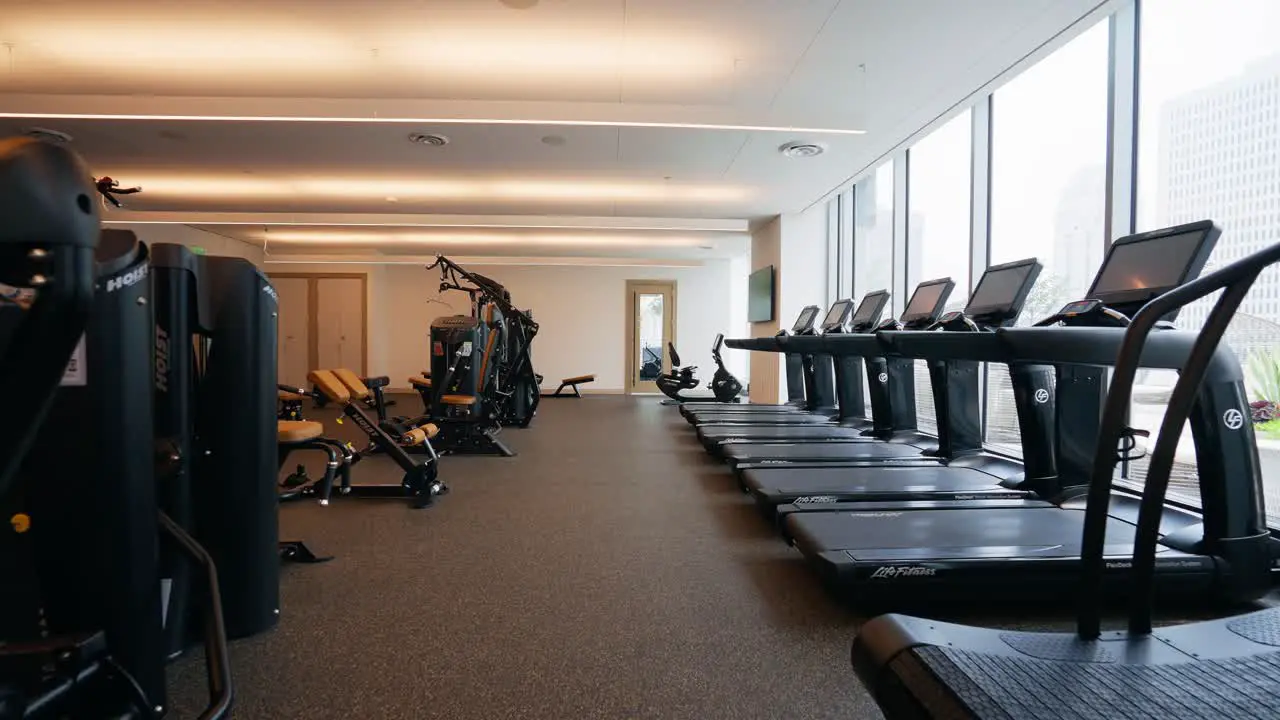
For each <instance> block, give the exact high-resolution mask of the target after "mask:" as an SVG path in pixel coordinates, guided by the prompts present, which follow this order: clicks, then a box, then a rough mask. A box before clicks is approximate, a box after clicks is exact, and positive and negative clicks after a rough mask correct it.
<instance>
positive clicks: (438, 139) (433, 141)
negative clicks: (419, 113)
mask: <svg viewBox="0 0 1280 720" xmlns="http://www.w3.org/2000/svg"><path fill="white" fill-rule="evenodd" d="M409 142H411V143H413V144H415V145H430V146H432V147H444V146H445V145H448V144H449V138H447V137H445V136H444V135H436V134H434V133H412V134H410V135H409Z"/></svg>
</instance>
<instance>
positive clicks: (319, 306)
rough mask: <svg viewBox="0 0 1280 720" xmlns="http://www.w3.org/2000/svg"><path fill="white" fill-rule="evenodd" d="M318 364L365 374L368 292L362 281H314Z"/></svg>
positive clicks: (337, 279) (353, 278)
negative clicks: (366, 297) (366, 296)
mask: <svg viewBox="0 0 1280 720" xmlns="http://www.w3.org/2000/svg"><path fill="white" fill-rule="evenodd" d="M315 283H316V289H315V295H314V297H315V299H316V307H315V318H316V319H315V324H314V325H313V327H314V328H315V330H316V362H317V366H318V367H322V368H350V369H351V370H352V371H354V372H355V373H356V374H357V375H360V376H364V374H365V366H364V365H365V363H364V355H365V352H364V350H365V289H364V278H362V277H317V278H315Z"/></svg>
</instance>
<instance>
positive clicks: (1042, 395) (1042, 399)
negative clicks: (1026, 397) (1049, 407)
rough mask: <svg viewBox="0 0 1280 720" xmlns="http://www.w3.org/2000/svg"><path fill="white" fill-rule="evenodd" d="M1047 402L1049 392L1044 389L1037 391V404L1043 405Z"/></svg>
mask: <svg viewBox="0 0 1280 720" xmlns="http://www.w3.org/2000/svg"><path fill="white" fill-rule="evenodd" d="M1047 402H1049V391H1048V390H1045V389H1044V388H1040V389H1039V390H1037V391H1036V403H1037V404H1039V405H1043V404H1045V403H1047Z"/></svg>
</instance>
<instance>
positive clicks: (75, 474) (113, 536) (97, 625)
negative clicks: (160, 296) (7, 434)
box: [0, 230, 166, 714]
mask: <svg viewBox="0 0 1280 720" xmlns="http://www.w3.org/2000/svg"><path fill="white" fill-rule="evenodd" d="M97 258H98V272H97V278H98V280H97V284H96V290H97V294H96V297H95V300H94V305H93V310H92V312H91V315H90V320H89V325H88V329H87V330H86V332H85V338H84V344H83V351H82V352H77V353H76V354H75V355H74V356H73V359H72V364H71V366H69V367H68V369H67V372H66V374H65V375H64V378H63V382H62V387H61V388H60V389H59V391H58V394H57V397H56V399H55V401H54V405H53V407H52V408H51V409H50V413H49V415H48V416H47V419H46V421H45V422H44V424H43V426H42V427H41V429H40V432H39V435H38V436H37V438H36V441H35V444H34V445H33V447H32V451H31V453H30V455H29V456H28V457H27V461H26V462H25V463H24V465H23V473H24V474H27V475H28V477H30V478H31V479H32V480H33V481H30V482H26V483H25V484H26V487H28V488H29V490H30V492H29V494H28V502H29V506H28V507H29V514H30V517H31V533H32V535H34V540H35V542H34V543H33V545H34V548H35V551H36V558H35V567H36V568H38V575H39V580H40V585H41V587H42V590H43V596H44V600H45V602H44V623H45V626H46V629H47V630H48V632H49V633H50V634H53V635H57V634H64V633H75V632H93V631H97V630H104V631H105V633H106V639H107V644H108V647H109V648H110V651H111V656H112V657H113V658H114V659H115V660H116V661H117V662H119V663H120V665H121V666H122V667H123V668H124V669H125V670H127V671H128V673H129V674H130V675H131V676H132V677H133V678H134V679H135V680H136V681H137V683H138V686H139V687H140V688H141V690H142V692H143V693H144V694H145V695H146V698H147V702H148V704H149V705H150V706H151V707H161V708H163V707H164V706H165V705H166V700H165V679H164V661H165V653H164V649H163V638H162V636H161V627H160V613H161V610H160V583H159V575H158V566H157V565H158V561H157V555H158V552H159V542H158V539H157V538H158V534H159V529H158V527H159V521H158V517H157V506H156V495H155V476H154V454H153V446H152V407H151V384H152V364H151V362H150V358H151V356H152V333H153V327H152V321H151V306H150V304H149V296H150V286H149V282H148V266H147V259H148V258H147V250H146V247H145V246H143V245H142V244H140V243H139V242H138V241H137V238H136V237H135V236H134V235H133V233H131V232H127V231H112V230H108V231H104V232H103V233H102V239H101V241H100V243H99V245H98V249H97ZM34 480H38V482H37V481H34ZM0 592H3V591H0ZM104 710H107V709H104ZM114 711H116V712H119V711H120V709H114ZM108 714H111V713H108Z"/></svg>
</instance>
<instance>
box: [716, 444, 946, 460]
mask: <svg viewBox="0 0 1280 720" xmlns="http://www.w3.org/2000/svg"><path fill="white" fill-rule="evenodd" d="M720 450H721V453H722V454H723V455H724V456H725V458H728V459H731V460H736V461H739V462H743V463H748V462H752V461H753V460H756V459H770V460H774V459H776V460H790V461H794V462H799V461H802V460H814V461H821V460H854V461H856V460H874V459H876V458H922V457H924V455H922V454H921V448H919V447H917V446H915V445H907V444H906V443H887V442H856V441H855V442H811V443H786V442H759V443H757V442H745V443H729V444H726V445H722V446H721V447H720ZM939 462H941V461H939Z"/></svg>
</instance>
